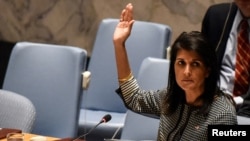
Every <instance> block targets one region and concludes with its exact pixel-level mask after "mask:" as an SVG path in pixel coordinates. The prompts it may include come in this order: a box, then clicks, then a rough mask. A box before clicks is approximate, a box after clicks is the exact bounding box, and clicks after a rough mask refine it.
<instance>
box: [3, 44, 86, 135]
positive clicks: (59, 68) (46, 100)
mask: <svg viewBox="0 0 250 141" xmlns="http://www.w3.org/2000/svg"><path fill="white" fill-rule="evenodd" d="M86 59H87V52H86V51H85V50H84V49H81V48H78V47H73V46H62V45H52V44H42V43H31V42H19V43H17V44H16V45H15V47H14V48H13V50H12V53H11V56H10V60H9V64H8V68H7V71H6V75H5V79H4V83H3V89H5V90H10V91H13V92H16V93H19V94H21V95H23V96H25V97H27V98H29V99H30V100H31V101H32V103H33V104H34V106H35V108H36V111H37V119H36V121H35V123H34V128H33V131H32V133H34V134H39V135H45V136H53V137H58V138H64V137H72V138H73V137H76V136H77V129H78V118H79V108H80V99H81V95H82V90H83V89H82V72H83V71H84V70H85V67H86Z"/></svg>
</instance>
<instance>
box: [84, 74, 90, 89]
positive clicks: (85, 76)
mask: <svg viewBox="0 0 250 141" xmlns="http://www.w3.org/2000/svg"><path fill="white" fill-rule="evenodd" d="M90 79H91V72H90V71H84V72H83V73H82V88H83V89H88V87H89V82H90Z"/></svg>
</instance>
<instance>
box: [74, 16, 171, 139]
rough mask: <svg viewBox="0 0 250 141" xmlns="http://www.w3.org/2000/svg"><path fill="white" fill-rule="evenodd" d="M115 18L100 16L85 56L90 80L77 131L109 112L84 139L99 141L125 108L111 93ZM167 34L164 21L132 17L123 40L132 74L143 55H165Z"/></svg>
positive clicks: (108, 134)
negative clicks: (139, 19) (94, 34)
mask: <svg viewBox="0 0 250 141" xmlns="http://www.w3.org/2000/svg"><path fill="white" fill-rule="evenodd" d="M118 22H119V19H104V20H102V21H101V23H100V25H99V28H98V31H97V35H96V39H95V42H94V46H93V50H92V55H91V57H90V60H89V66H88V71H90V72H91V80H90V83H89V88H88V89H87V90H85V91H84V94H83V99H82V106H81V112H80V119H79V133H78V134H79V135H81V134H84V133H86V132H88V131H89V130H90V129H91V128H92V127H93V126H95V124H97V123H98V122H99V120H100V118H102V117H103V116H104V115H106V114H111V115H112V119H111V121H110V122H108V123H106V124H101V125H100V126H99V127H97V128H96V129H95V130H94V131H93V132H92V133H91V134H89V135H88V136H87V137H86V139H87V140H94V141H98V140H101V141H103V139H104V138H110V137H111V136H112V135H113V134H114V132H115V130H116V129H117V128H120V127H123V125H124V120H125V116H126V112H127V108H126V107H125V106H124V104H123V101H122V100H121V98H120V97H119V96H118V95H117V94H116V93H115V90H116V89H117V88H118V80H117V71H116V62H115V56H114V46H113V41H112V39H113V33H114V30H115V27H116V25H117V24H118ZM171 35H172V32H171V28H170V27H169V26H167V25H163V24H157V23H152V22H144V21H135V23H134V26H133V29H132V33H131V36H130V37H129V38H128V40H127V43H126V47H127V52H128V56H129V59H130V60H129V61H130V64H131V68H132V69H133V74H134V75H135V77H137V74H138V71H139V67H140V64H141V63H142V61H143V59H144V58H146V57H156V58H166V48H167V47H168V46H169V44H170V37H171ZM118 136H119V134H118Z"/></svg>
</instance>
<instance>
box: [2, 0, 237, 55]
mask: <svg viewBox="0 0 250 141" xmlns="http://www.w3.org/2000/svg"><path fill="white" fill-rule="evenodd" d="M231 1H232V0H0V25H1V26H0V40H3V41H9V42H18V41H31V42H40V43H51V44H62V45H71V46H77V47H80V48H85V49H86V50H87V51H88V54H89V56H91V51H92V45H93V42H94V39H95V34H96V32H97V28H98V24H99V22H100V21H101V20H102V19H104V18H119V15H120V12H121V10H122V9H123V8H124V6H125V5H126V4H127V3H129V2H131V3H132V4H133V5H134V15H135V16H134V18H135V20H142V21H151V22H157V23H161V24H167V25H169V26H170V27H171V28H172V30H173V37H172V41H173V40H174V39H175V38H176V37H177V36H178V35H179V34H180V33H181V32H183V31H191V30H200V27H201V21H202V18H203V16H204V14H205V12H206V10H207V8H208V6H210V5H212V4H215V3H222V2H231Z"/></svg>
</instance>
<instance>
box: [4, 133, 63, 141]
mask: <svg viewBox="0 0 250 141" xmlns="http://www.w3.org/2000/svg"><path fill="white" fill-rule="evenodd" d="M36 136H40V135H36V134H30V133H24V140H25V141H29V140H30V138H32V137H36ZM43 137H46V138H47V141H55V140H59V138H55V137H48V136H43ZM0 141H7V139H6V138H4V139H1V140H0Z"/></svg>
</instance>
